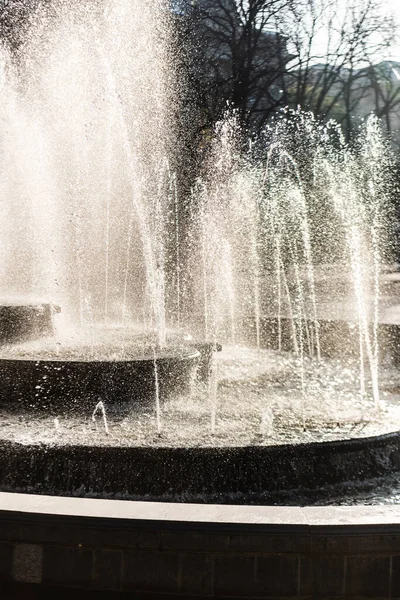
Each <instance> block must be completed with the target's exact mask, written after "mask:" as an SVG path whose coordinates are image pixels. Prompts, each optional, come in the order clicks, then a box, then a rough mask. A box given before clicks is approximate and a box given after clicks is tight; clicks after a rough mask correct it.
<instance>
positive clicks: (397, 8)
mask: <svg viewBox="0 0 400 600" xmlns="http://www.w3.org/2000/svg"><path fill="white" fill-rule="evenodd" d="M385 4H386V6H387V10H388V12H392V13H393V15H394V17H395V19H396V21H397V24H398V39H397V42H396V44H395V45H394V46H393V48H392V50H391V55H390V56H389V57H388V58H391V59H393V60H397V61H399V62H400V0H385Z"/></svg>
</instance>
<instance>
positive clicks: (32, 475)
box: [0, 432, 400, 502]
mask: <svg viewBox="0 0 400 600" xmlns="http://www.w3.org/2000/svg"><path fill="white" fill-rule="evenodd" d="M399 470H400V433H398V432H396V433H393V434H388V435H382V436H377V437H374V438H363V439H362V438H361V439H354V440H343V441H336V442H324V443H312V444H297V445H282V446H246V447H237V448H235V447H232V448H211V447H210V448H183V447H182V448H168V447H164V448H163V447H159V448H157V447H153V448H150V447H128V448H123V447H107V446H100V447H91V446H52V445H46V444H42V445H36V446H33V445H24V444H18V443H14V442H10V441H3V442H0V490H3V491H14V490H15V491H28V492H35V493H42V494H43V493H48V494H61V495H67V496H68V495H81V496H82V495H83V496H84V495H87V494H89V495H90V494H93V495H96V496H103V497H109V496H110V494H111V495H115V494H123V495H125V496H128V497H131V498H135V499H139V498H143V499H160V498H161V499H167V498H169V497H174V498H176V497H181V498H185V499H186V501H188V499H189V501H190V500H191V499H197V498H200V497H203V498H206V497H207V496H208V497H212V498H215V497H217V496H220V497H221V500H219V501H220V502H221V501H222V502H224V501H226V497H227V495H231V494H242V495H243V494H244V495H245V496H246V497H248V498H250V497H251V496H254V495H255V496H257V494H258V495H260V494H262V493H264V492H266V491H268V492H277V493H279V492H282V491H285V490H293V489H297V488H304V489H308V490H315V489H318V488H320V487H321V486H322V485H327V484H338V483H343V482H349V481H362V480H366V479H371V478H374V477H380V476H383V475H387V474H389V473H394V472H397V471H399Z"/></svg>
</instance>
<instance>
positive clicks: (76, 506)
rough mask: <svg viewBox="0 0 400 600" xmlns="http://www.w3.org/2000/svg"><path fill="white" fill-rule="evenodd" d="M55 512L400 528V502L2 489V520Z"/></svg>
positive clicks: (170, 520) (139, 519) (126, 518)
mask: <svg viewBox="0 0 400 600" xmlns="http://www.w3.org/2000/svg"><path fill="white" fill-rule="evenodd" d="M44 516H49V517H53V518H54V519H57V520H59V519H60V518H62V517H65V518H66V519H67V520H69V519H74V520H77V519H82V520H84V521H87V520H92V519H99V520H101V521H102V525H104V524H105V522H107V521H108V522H109V524H110V525H111V526H113V527H114V526H117V525H118V521H120V522H121V524H123V525H124V526H126V525H127V524H128V522H130V523H131V524H132V525H134V526H140V524H142V525H144V526H146V527H149V526H151V523H153V524H154V525H155V526H160V524H161V523H164V524H165V525H166V526H168V527H171V526H172V525H173V524H176V525H178V524H182V525H183V526H184V527H185V528H186V527H188V526H191V529H193V528H196V526H198V527H200V528H202V526H207V528H209V527H210V526H211V527H212V526H213V525H214V526H216V527H217V528H218V527H219V526H220V527H221V526H222V527H231V528H233V529H235V528H237V527H240V526H243V527H244V528H246V529H247V530H248V529H249V528H251V529H253V528H254V526H256V527H257V529H260V528H261V529H264V528H269V527H273V528H274V529H275V528H279V529H291V530H292V531H293V530H294V529H295V530H297V531H300V530H307V529H309V528H314V527H316V528H326V527H327V528H331V527H333V528H335V529H340V528H345V529H346V530H348V528H349V527H352V528H353V527H357V528H361V529H364V528H367V529H368V530H369V531H371V532H372V531H373V529H374V528H376V529H377V530H379V531H381V530H386V531H387V530H389V531H390V529H394V530H396V531H398V530H399V527H400V504H399V505H384V506H367V505H358V506H322V507H289V506H249V505H220V504H218V505H212V504H186V503H169V502H138V501H130V500H104V499H97V498H96V499H94V498H71V497H60V496H41V495H33V494H19V493H6V492H2V493H0V520H1V519H2V518H17V519H20V520H25V519H30V518H35V517H36V518H38V519H40V517H44Z"/></svg>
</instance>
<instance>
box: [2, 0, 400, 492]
mask: <svg viewBox="0 0 400 600" xmlns="http://www.w3.org/2000/svg"><path fill="white" fill-rule="evenodd" d="M171 27H172V24H171V16H170V14H169V12H168V11H167V10H166V8H165V6H164V5H163V2H153V3H151V6H149V5H148V3H147V2H145V0H137V1H136V2H132V3H131V2H126V1H125V0H116V1H115V0H114V1H113V2H111V1H110V2H109V1H108V0H104V2H99V3H97V4H95V5H91V7H90V10H89V9H88V7H87V6H82V5H81V4H80V3H68V6H67V5H66V3H63V2H60V3H54V5H53V6H52V9H51V10H50V8H49V7H47V9H46V8H43V7H41V8H40V9H38V11H37V12H36V13H35V15H34V18H32V25H31V27H30V29H29V35H28V38H27V40H26V42H25V43H24V45H23V47H22V48H20V49H19V50H18V52H17V53H16V54H15V53H14V54H13V53H12V52H10V51H9V50H8V49H7V47H5V46H4V47H2V49H1V56H0V59H1V78H0V85H1V93H2V104H1V106H0V160H1V162H2V164H3V166H4V168H3V170H2V175H1V178H0V181H1V189H2V198H3V199H4V201H3V202H2V204H1V207H0V227H1V231H2V246H1V254H0V264H1V268H2V280H1V283H0V289H1V295H2V297H3V298H5V299H6V300H5V301H4V302H2V303H1V306H0V325H1V331H0V374H1V388H0V414H1V418H2V423H3V425H4V427H2V428H1V433H0V456H1V457H2V458H4V460H2V461H0V488H1V489H3V490H10V489H11V490H15V489H18V490H29V491H35V490H36V491H40V492H51V493H66V494H78V493H80V494H86V493H93V494H96V495H99V496H104V495H112V494H120V495H121V494H122V495H126V497H137V498H143V497H145V498H164V499H165V498H172V499H190V498H202V499H203V500H204V498H206V499H207V498H209V499H218V500H220V499H221V498H222V499H225V500H226V499H229V498H230V497H232V494H233V495H234V497H236V498H237V497H248V496H249V494H250V495H252V497H253V496H254V495H255V496H257V495H258V496H259V497H260V498H261V497H263V494H265V493H272V492H274V493H275V492H279V491H281V490H287V489H291V488H296V487H299V486H302V487H305V488H317V487H319V486H321V485H322V484H323V483H336V482H341V481H347V480H349V479H350V480H358V479H362V478H369V477H375V476H378V475H382V474H384V473H388V472H393V471H395V470H397V469H398V468H399V467H400V459H399V457H400V442H399V439H398V438H399V436H398V431H399V429H400V408H399V405H398V390H399V384H400V379H399V374H398V372H397V369H396V364H395V363H396V360H397V357H396V351H395V349H396V346H397V339H398V333H397V328H396V327H395V326H390V325H387V324H385V319H384V311H383V310H382V302H381V301H382V300H384V301H385V300H386V299H387V298H386V296H385V293H384V292H385V289H386V287H387V284H388V281H389V280H390V276H391V272H390V269H389V268H388V267H387V265H388V264H390V261H391V257H390V248H389V244H388V240H386V239H385V231H386V229H387V227H386V225H387V223H388V209H389V206H390V192H391V189H390V168H391V156H390V150H389V148H388V147H387V145H386V143H385V141H384V139H383V137H382V135H381V133H380V131H379V125H378V123H377V121H376V120H374V119H373V118H371V119H370V120H369V121H368V122H367V123H365V124H364V125H363V127H362V128H361V129H360V133H359V136H358V140H357V142H356V143H355V144H354V145H353V146H352V147H350V146H349V145H348V144H346V143H345V141H344V140H343V137H342V135H341V132H340V129H339V128H338V126H337V125H335V124H334V123H329V124H327V125H322V124H320V123H318V122H317V121H316V120H315V119H314V117H313V116H312V115H310V114H302V113H300V112H290V111H286V112H284V113H282V114H280V115H278V116H277V117H276V118H275V119H274V120H273V121H271V123H270V124H269V125H268V126H267V127H266V128H265V130H264V132H263V133H262V135H261V136H260V137H259V138H258V139H257V140H252V141H251V144H250V143H247V142H246V141H245V135H244V133H243V131H242V130H241V127H240V125H239V122H238V119H237V116H236V115H235V113H234V112H228V113H227V115H226V116H225V118H224V119H223V120H222V121H221V122H220V123H219V124H218V126H217V127H216V130H215V132H214V136H213V140H212V141H211V142H209V143H208V145H207V148H206V150H205V151H204V155H205V158H204V160H203V164H202V165H201V169H200V172H199V174H198V176H197V178H196V181H195V183H194V185H193V188H192V192H191V197H190V198H182V197H181V194H182V192H181V190H180V189H179V176H178V175H179V173H178V174H177V173H176V172H175V169H174V168H173V166H172V165H176V164H179V160H178V156H179V145H178V142H177V140H178V139H179V136H178V130H179V129H182V127H184V125H185V123H179V119H180V118H183V116H182V115H181V114H177V111H176V109H175V99H176V98H177V97H179V95H180V93H181V92H182V89H181V87H182V86H183V85H184V82H180V81H177V80H176V78H175V75H174V68H173V63H174V57H173V55H172V51H171V44H170V43H169V41H170V28H171ZM182 114H183V113H182ZM183 203H185V207H186V208H185V210H183V209H182V204H183ZM188 203H189V204H188ZM188 205H189V207H190V208H189V209H188V208H187V206H188ZM385 286H386V287H385ZM220 344H221V346H222V352H216V351H217V350H221V346H220ZM27 464H29V468H28V469H27V468H26V465H27ZM116 465H118V469H116V468H115V466H116Z"/></svg>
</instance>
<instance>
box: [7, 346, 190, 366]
mask: <svg viewBox="0 0 400 600" xmlns="http://www.w3.org/2000/svg"><path fill="white" fill-rule="evenodd" d="M199 357H200V352H199V351H198V350H187V351H184V350H182V351H181V352H180V353H178V352H177V353H176V354H168V355H166V356H157V355H156V357H155V359H154V357H152V356H139V357H132V356H130V357H127V358H118V359H113V358H109V359H106V358H95V357H92V358H87V359H82V358H66V357H63V358H61V357H60V358H57V357H51V358H31V357H29V358H28V357H23V356H21V357H18V356H16V357H12V358H11V357H6V358H5V357H2V356H1V353H0V365H1V364H12V363H16V364H21V363H22V364H28V363H29V364H31V363H33V364H35V365H38V366H39V365H42V364H45V365H48V366H51V365H52V364H54V365H57V366H59V365H62V364H66V365H74V366H76V365H85V366H87V365H88V364H92V363H95V364H96V365H100V364H105V365H110V364H113V365H118V364H121V365H125V364H127V363H145V362H149V363H154V360H156V362H157V363H163V362H170V361H174V360H179V361H185V360H194V359H196V358H199Z"/></svg>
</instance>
